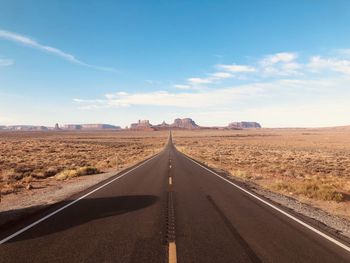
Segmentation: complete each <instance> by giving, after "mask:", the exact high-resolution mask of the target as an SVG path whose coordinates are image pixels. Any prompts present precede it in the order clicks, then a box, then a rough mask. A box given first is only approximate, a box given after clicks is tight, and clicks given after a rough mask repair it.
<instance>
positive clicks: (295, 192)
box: [174, 128, 350, 217]
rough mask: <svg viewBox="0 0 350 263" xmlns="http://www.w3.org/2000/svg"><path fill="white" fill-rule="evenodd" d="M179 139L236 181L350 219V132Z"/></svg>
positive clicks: (198, 134)
mask: <svg viewBox="0 0 350 263" xmlns="http://www.w3.org/2000/svg"><path fill="white" fill-rule="evenodd" d="M174 139H175V142H176V144H177V147H178V149H179V150H181V151H183V152H184V153H186V154H188V155H189V156H192V157H194V158H196V159H198V160H200V161H202V162H204V163H206V164H207V165H209V166H212V167H216V168H219V169H223V170H225V171H227V172H229V173H230V174H231V175H232V176H233V177H236V178H239V179H241V180H247V181H250V182H253V183H256V184H259V185H261V186H263V187H264V188H267V189H269V190H272V191H275V192H279V193H282V194H285V195H288V196H291V197H294V198H296V199H298V200H300V201H303V202H306V203H311V204H313V205H315V206H318V207H321V208H324V209H326V210H328V211H329V212H331V213H336V214H339V215H344V216H346V217H349V214H350V200H349V196H350V130H349V129H346V128H339V129H261V130H241V131H239V130H236V131H214V130H212V131H192V132H190V131H187V132H184V131H177V132H174Z"/></svg>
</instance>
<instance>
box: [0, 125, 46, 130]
mask: <svg viewBox="0 0 350 263" xmlns="http://www.w3.org/2000/svg"><path fill="white" fill-rule="evenodd" d="M0 130H5V131H48V130H49V128H47V127H45V126H35V125H10V126H1V127H0Z"/></svg>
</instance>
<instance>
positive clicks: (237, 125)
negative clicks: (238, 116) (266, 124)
mask: <svg viewBox="0 0 350 263" xmlns="http://www.w3.org/2000/svg"><path fill="white" fill-rule="evenodd" d="M227 127H228V128H229V129H251V128H255V129H259V128H261V125H260V124H259V123H257V122H253V121H241V122H231V123H229V125H228V126H227Z"/></svg>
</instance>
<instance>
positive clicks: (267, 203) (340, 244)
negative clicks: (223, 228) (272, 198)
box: [184, 154, 350, 252]
mask: <svg viewBox="0 0 350 263" xmlns="http://www.w3.org/2000/svg"><path fill="white" fill-rule="evenodd" d="M184 156H185V157H186V158H187V159H189V160H190V161H192V162H194V163H195V164H197V165H199V166H200V167H202V168H204V169H205V170H207V171H209V172H211V173H212V174H214V175H216V176H217V177H219V178H220V179H222V180H224V181H226V182H227V183H229V184H231V185H233V186H234V187H236V188H238V189H239V190H241V191H243V192H245V193H246V194H248V195H250V196H252V197H254V198H255V199H257V200H259V201H261V202H262V203H264V204H265V205H267V206H269V207H271V208H273V209H275V210H276V211H278V212H280V213H281V214H283V215H285V216H287V217H289V218H290V219H292V220H294V221H295V222H297V223H299V224H301V225H303V226H304V227H306V228H308V229H309V230H311V231H313V232H315V233H316V234H319V235H320V236H322V237H324V238H325V239H327V240H328V241H330V242H332V243H334V244H336V245H338V246H339V247H341V248H343V249H345V250H346V251H347V252H350V247H349V246H347V245H345V244H343V243H341V242H339V241H338V240H336V239H334V238H332V237H330V236H328V235H326V234H325V233H323V232H321V231H319V230H318V229H316V228H314V227H313V226H311V225H309V224H307V223H305V222H303V221H301V220H300V219H298V218H296V217H295V216H293V215H291V214H289V213H287V212H285V211H283V210H282V209H280V208H278V207H277V206H275V205H273V204H270V203H269V202H267V201H265V200H264V199H262V198H260V197H259V196H257V195H256V194H253V193H251V192H249V191H248V190H246V189H244V188H243V187H241V186H239V185H237V184H235V183H233V182H231V181H230V180H228V179H226V178H224V177H222V176H220V175H218V174H217V173H215V172H214V171H212V170H210V169H208V168H207V167H205V166H203V165H201V164H200V163H198V162H197V161H195V160H192V159H191V158H189V157H188V156H186V155H185V154H184Z"/></svg>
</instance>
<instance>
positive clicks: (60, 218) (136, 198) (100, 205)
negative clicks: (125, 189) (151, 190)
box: [0, 195, 158, 243]
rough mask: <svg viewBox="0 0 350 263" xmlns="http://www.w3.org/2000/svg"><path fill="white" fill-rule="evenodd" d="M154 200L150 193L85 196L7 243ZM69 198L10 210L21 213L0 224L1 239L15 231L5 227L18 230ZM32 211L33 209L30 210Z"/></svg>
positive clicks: (136, 207)
mask: <svg viewBox="0 0 350 263" xmlns="http://www.w3.org/2000/svg"><path fill="white" fill-rule="evenodd" d="M157 200H158V198H157V197H156V196H153V195H127V196H115V197H104V198H91V199H89V198H85V199H82V200H80V201H78V202H77V203H75V204H73V205H71V206H69V207H68V208H66V209H64V210H62V211H61V212H59V213H57V214H55V215H53V216H52V217H50V218H48V219H47V220H45V221H43V222H41V223H39V224H38V225H36V226H34V227H33V228H31V229H29V230H27V231H26V232H24V233H22V234H20V235H18V236H17V237H15V238H13V239H11V240H9V241H7V242H8V243H10V242H16V241H22V240H27V239H34V238H37V237H41V236H45V235H50V234H53V233H56V232H60V231H64V230H67V229H70V228H74V227H76V226H79V225H82V224H86V223H88V222H91V221H93V220H96V219H100V218H106V217H111V216H118V215H121V214H125V213H128V212H132V211H135V210H140V209H143V208H146V207H148V206H151V205H153V204H154V203H156V202H157ZM70 202H72V200H69V201H64V202H60V203H59V204H55V205H54V206H52V205H51V206H40V207H30V208H25V209H18V210H15V211H11V213H13V214H22V219H21V220H20V222H19V221H18V220H16V221H13V222H10V223H7V224H5V225H2V226H1V228H0V233H1V232H3V233H1V239H2V238H4V237H6V236H8V235H10V234H12V233H14V232H16V230H11V231H9V229H17V230H19V229H21V228H22V227H25V226H27V225H29V224H30V223H32V222H34V221H36V220H38V219H40V218H42V217H44V216H45V215H47V214H50V213H51V212H53V211H55V210H57V209H59V208H60V207H63V206H65V205H66V204H68V203H70ZM33 211H37V212H35V213H33ZM43 211H44V212H43ZM8 214H9V212H2V213H0V218H1V217H3V216H5V215H7V216H8Z"/></svg>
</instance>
